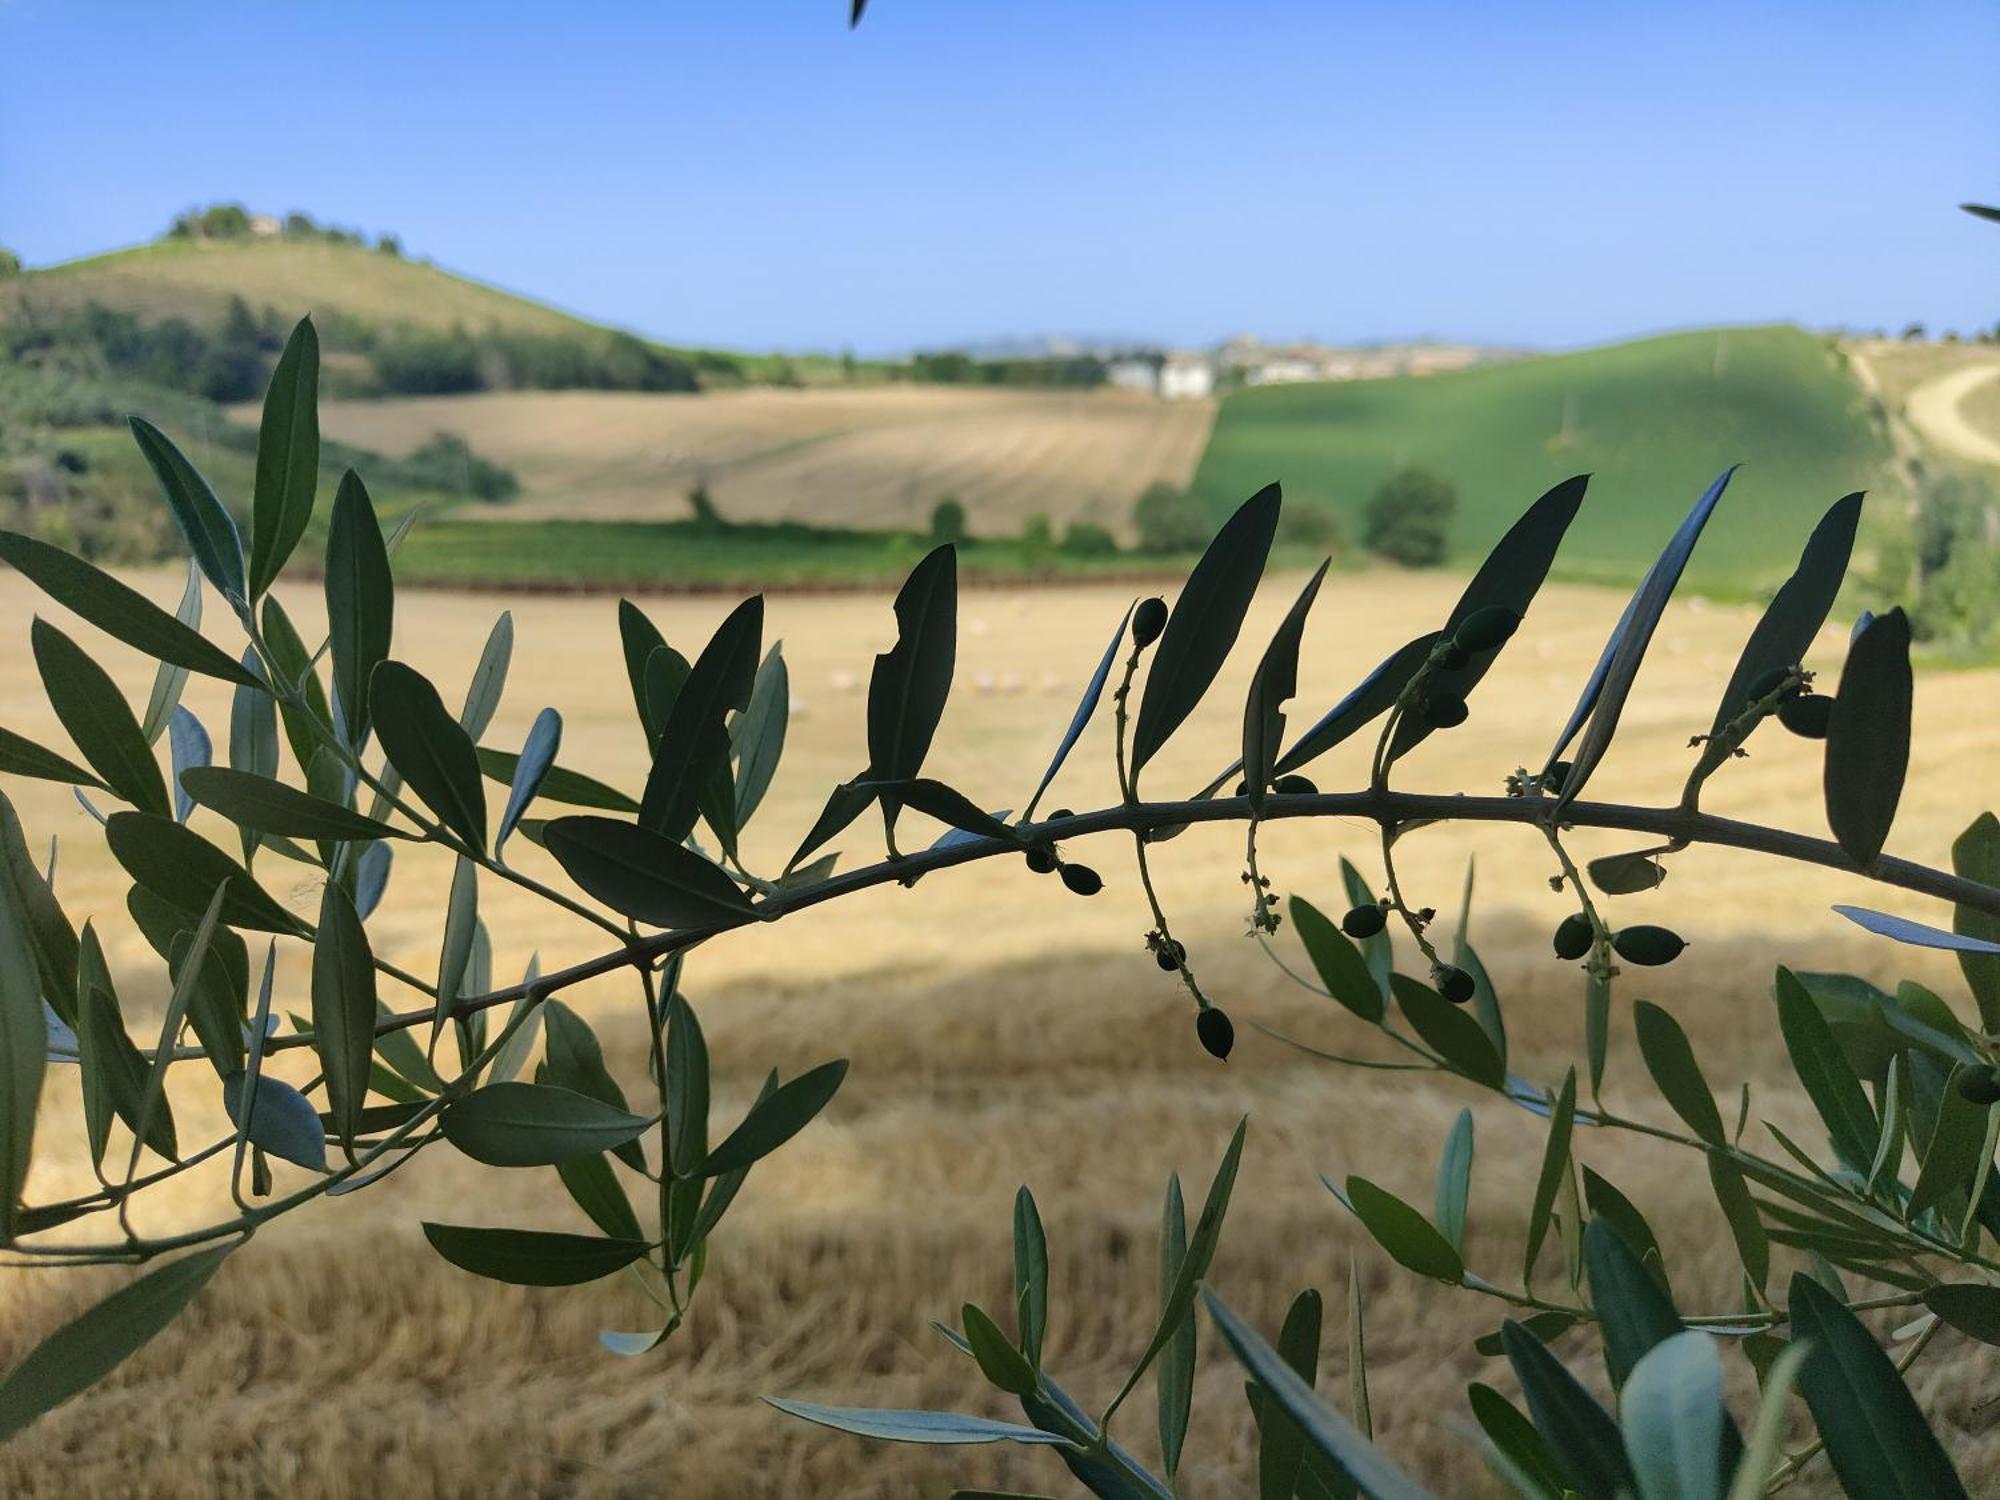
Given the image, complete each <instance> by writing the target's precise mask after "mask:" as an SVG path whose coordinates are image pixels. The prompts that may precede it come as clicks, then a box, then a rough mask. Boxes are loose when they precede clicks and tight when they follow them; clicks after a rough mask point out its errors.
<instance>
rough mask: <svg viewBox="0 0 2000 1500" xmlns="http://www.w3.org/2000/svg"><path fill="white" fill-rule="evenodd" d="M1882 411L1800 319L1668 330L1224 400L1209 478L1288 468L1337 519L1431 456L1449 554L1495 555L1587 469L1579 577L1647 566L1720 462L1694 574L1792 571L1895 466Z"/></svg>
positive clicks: (1571, 553) (1226, 487)
mask: <svg viewBox="0 0 2000 1500" xmlns="http://www.w3.org/2000/svg"><path fill="white" fill-rule="evenodd" d="M1888 456H1889V447H1888V441H1887V438H1886V436H1885V435H1884V433H1883V431H1882V428H1881V424H1880V421H1879V419H1878V418H1877V417H1875V416H1874V415H1873V413H1872V411H1871V408H1870V407H1869V405H1868V403H1867V401H1866V399H1865V398H1864V396H1863V395H1862V393H1861V391H1860V390H1859V388H1858V387H1857V386H1856V385H1855V383H1854V382H1853V381H1852V379H1851V378H1850V377H1849V375H1848V374H1847V371H1846V370H1845V368H1844V365H1843V363H1842V361H1841V358H1840V356H1839V354H1838V353H1837V352H1836V351H1834V350H1833V349H1832V348H1830V347H1829V345H1828V344H1827V343H1826V342H1825V341H1824V340H1821V339H1818V338H1815V337H1812V336H1811V335H1808V334H1806V333H1803V332H1801V331H1800V330H1798V329H1796V328H1793V327H1789V326H1785V327H1761V328H1730V329H1723V330H1705V331H1702V332H1698V333H1684V334H1672V335H1669V336H1666V337H1662V338H1650V339H1642V340H1638V341H1636V342H1633V343H1628V344H1617V345H1612V346H1610V347H1607V348H1601V349H1590V350H1585V351H1582V352H1579V353H1575V354H1560V355H1551V356H1547V357H1543V358H1537V359H1525V360H1520V361H1517V362H1514V363H1509V364H1500V365H1491V366H1487V367H1484V368H1481V369H1476V370H1469V371H1465V372H1463V373H1461V374H1453V375H1435V376H1429V377H1424V378H1404V379H1397V380H1379V381H1357V382H1352V383H1347V384H1322V385H1294V386H1266V387H1261V388H1255V389H1249V390H1244V391H1241V392H1239V393H1237V394H1235V395H1232V396H1230V397H1229V398H1228V399H1227V400H1225V401H1224V402H1223V405H1222V410H1221V412H1220V413H1219V414H1218V415H1217V417H1216V422H1215V432H1214V435H1213V437H1211V439H1210V440H1209V446H1208V451H1207V453H1206V454H1204V456H1203V458H1202V462H1201V466H1200V468H1199V470H1198V471H1197V473H1196V475H1195V480H1194V491H1195V493H1196V494H1197V495H1198V496H1199V497H1200V498H1201V499H1202V501H1203V503H1204V504H1206V505H1207V506H1208V507H1209V508H1210V509H1211V510H1212V511H1213V512H1215V513H1216V514H1217V515H1218V516H1219V515H1221V514H1222V513H1224V512H1225V511H1226V509H1227V508H1228V507H1229V506H1232V505H1234V504H1235V503H1237V502H1238V501H1240V500H1241V499H1242V498H1243V497H1244V496H1245V495H1248V494H1250V493H1252V492H1253V491H1254V490H1255V489H1257V487H1258V486H1259V485H1262V484H1266V483H1268V482H1269V481H1271V480H1273V479H1277V480H1281V481H1282V482H1283V484H1284V486H1285V495H1286V499H1287V500H1288V501H1290V502H1292V503H1300V502H1303V503H1307V504H1313V505H1322V506H1327V507H1330V508H1332V509H1333V510H1335V511H1338V512H1340V513H1342V514H1343V515H1344V516H1345V517H1346V518H1347V521H1348V526H1349V534H1350V535H1351V536H1353V537H1356V538H1359V536H1360V534H1361V526H1360V515H1361V511H1362V509H1363V507H1364V506H1365V505H1366V503H1367V500H1368V497H1369V495H1370V493H1371V492H1372V491H1373V490H1374V489H1375V487H1376V486H1377V485H1379V484H1380V483H1381V482H1382V480H1383V479H1385V478H1386V477H1387V476H1388V475H1389V474H1390V473H1391V472H1393V471H1394V470H1395V469H1397V468H1399V467H1402V466H1405V465H1420V466H1422V467H1425V468H1428V469H1432V470H1435V471H1436V472H1438V473H1440V474H1443V475H1444V476H1445V477H1446V478H1448V479H1450V480H1451V481H1452V482H1453V483H1454V484H1455V485H1456V486H1457V488H1458V493H1459V509H1458V514H1457V518H1456V521H1455V524H1454V538H1453V543H1454V552H1455V553H1456V554H1457V555H1458V556H1460V557H1462V558H1464V559H1466V560H1468V561H1469V560H1471V559H1473V558H1476V557H1477V556H1478V555H1479V554H1480V553H1482V552H1483V551H1484V550H1485V548H1486V547H1487V546H1488V545H1490V543H1491V542H1492V541H1493V540H1494V539H1495V538H1496V537H1497V536H1498V535H1499V534H1500V532H1501V531H1502V530H1503V529H1504V528H1505V527H1506V525H1507V524H1508V522H1510V521H1511V520H1512V519H1513V518H1514V516H1515V515H1517V514H1518V513H1519V512H1520V510H1521V509H1522V508H1523V507H1524V506H1526V505H1527V503H1528V502H1529V501H1531V500H1533V499H1534V498H1535V496H1536V495H1538V494H1540V493H1541V492H1542V491H1543V490H1544V489H1546V488H1547V487H1548V486H1549V485H1550V484H1552V483H1554V482H1555V481H1556V480H1558V479H1561V478H1563V477H1565V476H1566V475H1570V474H1575V473H1580V472H1588V473H1590V474H1592V475H1593V476H1594V478H1593V479H1592V481H1591V488H1590V498H1589V499H1588V500H1587V501H1586V502H1585V504H1584V509H1583V513H1582V514H1581V515H1580V516H1579V517H1578V519H1577V522H1576V524H1575V526H1574V527H1573V529H1572V531H1571V534H1570V539H1569V542H1568V545H1567V546H1566V547H1565V548H1564V553H1563V560H1562V563H1561V565H1560V566H1561V568H1562V570H1563V571H1565V572H1566V573H1567V574H1568V575H1569V576H1572V577H1597V578H1605V579H1617V580H1625V579H1629V578H1632V577H1634V576H1636V574H1637V573H1639V572H1641V571H1643V569H1644V568H1645V566H1646V564H1647V563H1648V562H1649V561H1650V560H1651V558H1652V557H1653V555H1654V554H1655V553H1656V552H1657V551H1658V549H1659V548H1660V546H1661V545H1662V544H1663V543H1664V542H1665V540H1666V537H1667V535H1668V533H1669V532H1671V530H1672V529H1673V526H1674V523H1675V521H1676V520H1677V519H1678V518H1679V517H1680V516H1681V514H1682V513H1683V512H1684V511H1685V510H1686V508H1687V507H1688V506H1689V505H1690V504H1692V503H1693V501H1694V499H1695V497H1696V496H1697V495H1698V494H1700V492H1701V490H1702V487H1703V486H1704V485H1705V484H1707V483H1708V481H1709V480H1710V479H1711V478H1713V477H1714V475H1715V474H1716V473H1717V472H1718V471H1719V470H1721V469H1723V468H1724V467H1726V466H1727V465H1729V464H1732V463H1741V464H1742V465H1743V470H1742V472H1741V473H1740V474H1738V475H1737V477H1736V479H1735V481H1734V483H1733V486H1732V489H1731V493H1730V496H1729V499H1728V500H1727V501H1726V502H1725V504H1724V506H1723V508H1722V509H1721V510H1719V511H1718V512H1717V513H1716V517H1715V520H1714V521H1713V522H1712V523H1711V524H1710V526H1709V529H1708V533H1707V535H1706V536H1705V537H1704V539H1703V542H1702V545H1701V547H1700V549H1699V550H1698V551H1697V552H1696V553H1695V556H1694V561H1693V563H1692V564H1691V565H1690V567H1689V570H1688V575H1687V576H1688V580H1689V582H1690V583H1691V584H1693V585H1694V586H1695V587H1697V588H1704V589H1709V590H1712V591H1726V592H1732V593H1733V592H1747V591H1753V590H1756V589H1759V588H1762V587H1765V586H1768V585H1769V584H1770V583H1772V582H1773V581H1775V580H1776V579H1777V578H1779V577H1782V576H1783V574H1784V572H1785V571H1786V570H1787V569H1788V568H1789V567H1790V565H1791V563H1792V561H1793V560H1794V559H1795V558H1796V557H1797V555H1798V549H1799V546H1800V544H1801V543H1802V541H1803V540H1804V537H1805V534H1806V532H1807V531H1808V530H1809V529H1810V526H1811V523H1812V521H1813V520H1814V519H1816V518H1817V517H1818V515H1819V514H1820V512H1821V511H1823V510H1824V509H1825V508H1826V507H1827V506H1828V505H1830V504H1831V503H1832V502H1833V501H1834V500H1836V499H1838V498H1839V497H1840V496H1841V495H1843V494H1845V493H1847V492H1848V491H1849V490H1855V489H1866V488H1869V487H1871V486H1873V485H1875V484H1877V483H1878V481H1879V480H1880V479H1881V478H1882V476H1883V472H1884V467H1885V464H1886V462H1887V459H1888Z"/></svg>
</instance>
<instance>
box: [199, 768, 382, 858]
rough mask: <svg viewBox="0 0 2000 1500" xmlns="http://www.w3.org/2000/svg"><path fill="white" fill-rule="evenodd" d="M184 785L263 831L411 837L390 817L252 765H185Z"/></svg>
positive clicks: (329, 837) (227, 813)
mask: <svg viewBox="0 0 2000 1500" xmlns="http://www.w3.org/2000/svg"><path fill="white" fill-rule="evenodd" d="M181 787H182V788H183V789H184V790H185V791H186V792H187V794H188V795H189V796H190V797H192V798H194V800H195V801H196V802H198V803H200V804H201V805H202V806H203V807H206V808H209V809H210V810H211V811H214V812H218V813H221V814H222V816H223V817H225V818H227V819H229V821H230V822H232V823H235V824H238V825H240V826H241V827H244V828H248V829H252V830H254V831H256V832H258V833H276V834H282V835H284V836H285V837H287V838H295V839H327V840H347V839H400V838H406V837H408V835H406V834H404V833H402V832H401V831H399V830H397V829H395V828H391V827H390V826H389V825H388V824H387V823H378V822H376V821H375V820H374V819H373V818H365V817H363V816H362V815H361V814H360V813H358V812H354V811H353V810H351V809H349V808H345V807H342V806H340V805H339V804H337V803H333V802H328V801H325V800H324V799H322V798H319V797H315V796H313V795H311V794H310V793H308V792H301V791H299V790H297V789H296V788H293V787H289V786H286V785H285V784H284V783H283V782H279V781H273V780H271V779H269V778H268V777H265V776H261V775H255V774H252V773H251V772H248V771H236V770H227V769H224V768H223V767H221V766H206V767H202V768H199V769H196V770H192V771H184V772H182V773H181Z"/></svg>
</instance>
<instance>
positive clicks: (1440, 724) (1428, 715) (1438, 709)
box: [1423, 698, 1471, 729]
mask: <svg viewBox="0 0 2000 1500" xmlns="http://www.w3.org/2000/svg"><path fill="white" fill-rule="evenodd" d="M1470 712H1471V710H1470V709H1468V708H1467V707H1466V706H1465V700H1464V699H1463V698H1426V699H1424V703H1423V715H1424V722H1425V723H1426V724H1428V725H1430V726H1431V728H1433V729H1456V728H1457V727H1458V726H1459V725H1461V724H1463V723H1464V722H1465V719H1466V715H1467V714H1468V713H1470Z"/></svg>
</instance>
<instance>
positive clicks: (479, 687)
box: [458, 609, 514, 744]
mask: <svg viewBox="0 0 2000 1500" xmlns="http://www.w3.org/2000/svg"><path fill="white" fill-rule="evenodd" d="M513 660H514V613H513V611H512V610H504V609H503V610H502V611H500V618H499V619H497V620H495V621H494V622H493V629H492V630H491V631H489V632H488V633H487V636H486V644H485V645H484V646H483V647H481V648H480V652H479V662H478V665H476V666H475V667H474V668H473V669H472V681H471V682H470V683H468V684H467V685H466V689H465V703H464V704H463V706H461V707H460V709H459V711H458V727H459V728H460V729H463V730H464V731H465V735H466V738H467V739H469V740H471V741H472V742H473V743H474V744H477V743H478V742H479V737H480V736H481V735H483V734H484V733H486V729H487V726H488V725H490V724H491V723H492V722H493V714H494V712H495V710H497V709H498V708H499V707H500V695H501V694H502V693H503V692H505V691H506V689H507V669H508V667H509V666H510V665H512V663H513Z"/></svg>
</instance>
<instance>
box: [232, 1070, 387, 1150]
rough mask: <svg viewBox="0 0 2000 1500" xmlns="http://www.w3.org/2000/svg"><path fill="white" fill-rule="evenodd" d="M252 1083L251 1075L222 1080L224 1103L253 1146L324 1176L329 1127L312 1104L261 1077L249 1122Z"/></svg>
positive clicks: (274, 1080)
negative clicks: (246, 1096) (247, 1096)
mask: <svg viewBox="0 0 2000 1500" xmlns="http://www.w3.org/2000/svg"><path fill="white" fill-rule="evenodd" d="M249 1081H250V1075H249V1074H248V1073H231V1074H230V1075H229V1076H228V1077H227V1078H225V1079H223V1080H222V1103H223V1108H225V1109H226V1110H228V1112H229V1118H230V1119H231V1120H234V1121H235V1122H236V1124H237V1126H238V1127H239V1128H240V1129H242V1131H243V1133H244V1135H246V1136H247V1137H248V1138H249V1140H250V1144H251V1145H253V1146H256V1147H257V1148H259V1149H260V1150H262V1151H264V1152H266V1153H268V1154H269V1155H271V1156H275V1157H277V1158H278V1159H279V1160H280V1161H288V1162H291V1163H293V1164H294V1165H296V1166H301V1167H308V1168H310V1169H311V1170H313V1171H315V1172H324V1171H325V1170H326V1126H325V1125H324V1124H323V1123H322V1122H321V1120H320V1117H319V1115H318V1114H317V1113H315V1112H314V1110H313V1107H312V1102H311V1101H310V1100H308V1099H307V1098H306V1096H305V1095H304V1094H301V1093H300V1092H299V1091H298V1090H297V1089H295V1088H293V1087H292V1086H291V1085H290V1084H289V1083H286V1082H285V1081H284V1080H283V1079H282V1078H273V1077H271V1076H270V1075H269V1074H266V1073H259V1074H258V1075H257V1088H256V1092H255V1095H254V1102H253V1103H252V1104H251V1107H250V1109H249V1114H248V1118H247V1119H246V1118H245V1112H244V1102H245V1101H244V1097H243V1096H244V1094H245V1093H246V1092H247V1091H248V1090H247V1088H246V1085H248V1083H249ZM365 1123H366V1122H363V1125H364V1126H365Z"/></svg>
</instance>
